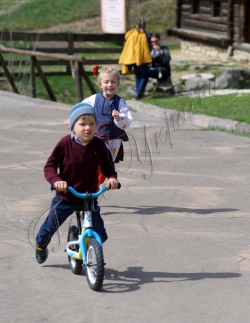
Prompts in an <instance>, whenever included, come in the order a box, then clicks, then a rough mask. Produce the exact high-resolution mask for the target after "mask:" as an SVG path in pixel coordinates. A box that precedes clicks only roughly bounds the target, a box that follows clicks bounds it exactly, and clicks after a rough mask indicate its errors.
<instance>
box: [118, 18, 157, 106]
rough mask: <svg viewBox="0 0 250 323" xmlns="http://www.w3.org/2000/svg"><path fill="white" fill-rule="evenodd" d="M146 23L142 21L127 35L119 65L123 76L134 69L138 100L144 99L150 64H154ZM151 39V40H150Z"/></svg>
mask: <svg viewBox="0 0 250 323" xmlns="http://www.w3.org/2000/svg"><path fill="white" fill-rule="evenodd" d="M145 28H146V22H145V21H144V20H140V21H139V22H138V24H137V26H136V28H133V29H131V30H129V31H128V32H127V33H126V35H125V41H126V42H125V45H124V48H123V50H122V53H121V56H120V59H119V62H118V63H119V64H122V65H123V66H122V74H129V73H130V71H131V69H132V67H134V72H135V81H136V95H135V98H136V99H137V100H139V99H141V98H143V96H144V92H145V88H146V85H147V82H148V76H147V73H148V64H149V63H151V62H152V57H151V55H150V44H149V42H148V39H147V33H146V32H145ZM149 39H150V38H149Z"/></svg>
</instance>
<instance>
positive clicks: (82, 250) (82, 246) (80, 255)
mask: <svg viewBox="0 0 250 323" xmlns="http://www.w3.org/2000/svg"><path fill="white" fill-rule="evenodd" d="M83 214H84V216H83V224H82V225H81V220H80V212H79V211H76V218H77V226H78V240H77V241H69V242H68V243H67V245H66V252H67V254H68V255H69V256H70V257H72V258H75V259H80V260H82V261H83V264H84V266H88V265H89V264H88V263H87V259H86V254H87V242H88V240H89V239H90V238H94V239H96V241H97V242H98V243H99V245H100V246H101V248H102V240H101V238H100V236H99V234H98V233H97V232H95V231H94V230H93V229H92V212H91V211H84V212H83ZM72 245H74V246H76V245H78V246H79V251H78V252H77V251H73V250H71V249H69V248H70V246H72Z"/></svg>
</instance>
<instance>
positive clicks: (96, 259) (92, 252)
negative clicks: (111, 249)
mask: <svg viewBox="0 0 250 323" xmlns="http://www.w3.org/2000/svg"><path fill="white" fill-rule="evenodd" d="M86 258H87V267H86V276H87V281H88V284H89V287H90V288H91V289H93V290H95V291H98V290H99V289H100V288H101V287H102V283H103V278H104V260H103V251H102V248H101V246H100V245H99V243H98V242H97V241H96V239H93V238H91V239H90V240H89V241H88V244H87V255H86Z"/></svg>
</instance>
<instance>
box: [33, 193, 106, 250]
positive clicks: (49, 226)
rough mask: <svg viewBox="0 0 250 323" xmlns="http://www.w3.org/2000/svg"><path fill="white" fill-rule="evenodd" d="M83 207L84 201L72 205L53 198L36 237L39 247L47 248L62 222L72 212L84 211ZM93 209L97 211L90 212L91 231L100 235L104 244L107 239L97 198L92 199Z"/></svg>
mask: <svg viewBox="0 0 250 323" xmlns="http://www.w3.org/2000/svg"><path fill="white" fill-rule="evenodd" d="M84 206H85V202H84V200H83V203H72V202H69V201H66V200H62V199H60V198H59V197H57V196H55V197H54V198H53V199H52V203H51V208H50V212H49V214H48V216H47V218H46V220H45V221H44V222H43V224H42V226H41V228H40V230H39V232H38V234H37V236H36V243H37V244H38V245H39V246H41V247H45V246H47V245H48V244H49V243H50V240H51V238H52V236H53V234H54V233H55V232H56V231H57V229H58V228H59V227H60V226H61V225H62V224H63V222H64V221H65V220H66V219H67V218H68V217H69V216H70V215H71V214H72V213H74V211H76V210H77V211H82V210H84ZM94 209H95V210H97V211H93V210H92V225H93V230H94V231H96V232H97V233H98V234H99V235H100V237H101V239H102V242H105V241H106V240H107V239H108V236H107V233H106V230H105V228H104V222H103V219H102V218H101V215H100V208H99V207H98V202H97V198H95V199H94Z"/></svg>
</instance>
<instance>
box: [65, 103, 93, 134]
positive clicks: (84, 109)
mask: <svg viewBox="0 0 250 323" xmlns="http://www.w3.org/2000/svg"><path fill="white" fill-rule="evenodd" d="M83 115H92V116H93V117H94V118H95V122H96V123H97V118H96V114H95V112H94V109H93V107H92V106H91V105H90V104H88V103H85V102H81V103H77V104H76V105H74V106H73V107H72V108H71V109H70V111H69V125H70V129H71V130H73V127H74V124H75V122H76V121H77V119H78V118H80V117H81V116H83Z"/></svg>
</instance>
